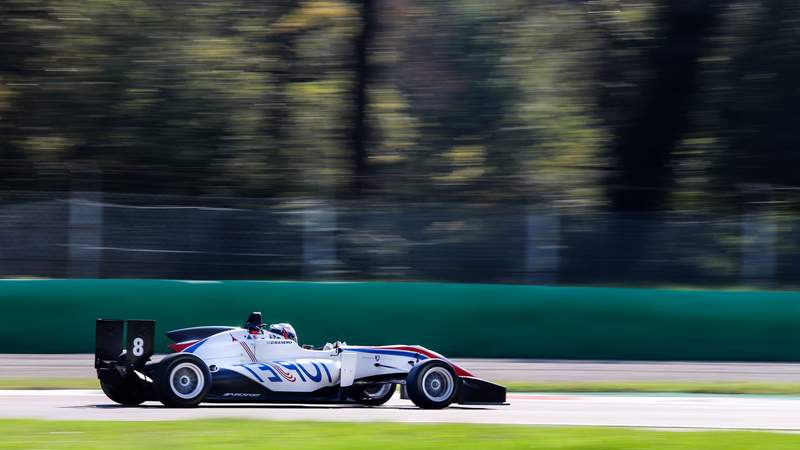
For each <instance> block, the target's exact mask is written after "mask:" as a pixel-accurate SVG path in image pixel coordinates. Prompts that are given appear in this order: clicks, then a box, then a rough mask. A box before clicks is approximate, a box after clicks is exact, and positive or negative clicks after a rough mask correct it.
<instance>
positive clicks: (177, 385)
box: [169, 362, 206, 400]
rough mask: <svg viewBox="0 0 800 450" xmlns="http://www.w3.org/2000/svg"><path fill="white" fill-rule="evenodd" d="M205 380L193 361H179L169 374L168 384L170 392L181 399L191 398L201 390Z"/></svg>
mask: <svg viewBox="0 0 800 450" xmlns="http://www.w3.org/2000/svg"><path fill="white" fill-rule="evenodd" d="M205 384H206V381H205V378H204V377H203V371H201V370H200V368H199V367H197V365H196V364H193V363H188V362H185V363H181V364H178V365H177V366H175V367H174V368H173V369H172V372H170V374H169V385H170V387H171V388H172V392H173V393H174V394H175V395H177V396H178V397H180V398H183V399H187V400H189V399H193V398H195V397H197V395H198V394H200V392H202V391H203V387H204V386H205Z"/></svg>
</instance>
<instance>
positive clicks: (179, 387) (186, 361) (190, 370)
mask: <svg viewBox="0 0 800 450" xmlns="http://www.w3.org/2000/svg"><path fill="white" fill-rule="evenodd" d="M159 365H160V367H159V370H158V374H157V375H156V378H155V386H156V392H157V393H158V400H159V401H160V402H161V403H163V404H164V406H167V407H170V408H193V407H195V406H197V405H199V404H200V402H202V401H203V399H204V398H205V396H206V394H208V391H209V389H211V372H209V370H208V366H206V363H204V362H203V360H202V359H200V358H198V357H197V356H194V355H192V354H188V353H176V354H174V355H169V356H167V357H165V358H164V359H162V360H161V362H160V363H159Z"/></svg>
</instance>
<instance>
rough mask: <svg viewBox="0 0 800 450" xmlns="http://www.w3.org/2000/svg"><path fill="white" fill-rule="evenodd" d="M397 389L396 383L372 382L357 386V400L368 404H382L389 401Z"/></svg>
mask: <svg viewBox="0 0 800 450" xmlns="http://www.w3.org/2000/svg"><path fill="white" fill-rule="evenodd" d="M396 390H397V385H395V384H394V383H370V384H367V385H364V386H363V387H360V386H359V387H357V388H356V395H355V398H356V401H357V402H358V403H361V404H362V405H366V406H380V405H382V404H384V403H386V402H388V401H389V399H390V398H392V396H393V395H394V392H395V391H396Z"/></svg>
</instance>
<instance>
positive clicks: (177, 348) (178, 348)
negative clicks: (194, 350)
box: [169, 339, 200, 353]
mask: <svg viewBox="0 0 800 450" xmlns="http://www.w3.org/2000/svg"><path fill="white" fill-rule="evenodd" d="M199 340H200V339H195V340H193V341H185V342H176V343H174V344H169V348H170V350H172V351H173V352H176V353H177V352H182V351H184V350H186V349H187V348H188V347H191V346H192V344H196V343H197V342H198V341H199Z"/></svg>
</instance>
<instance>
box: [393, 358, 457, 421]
mask: <svg viewBox="0 0 800 450" xmlns="http://www.w3.org/2000/svg"><path fill="white" fill-rule="evenodd" d="M460 389H461V378H459V377H458V376H457V375H456V371H455V369H453V366H451V365H450V363H448V362H447V361H443V360H441V359H429V360H427V361H424V362H422V363H420V364H417V365H416V366H414V367H413V368H412V369H411V371H410V372H408V376H407V377H406V392H407V393H408V397H409V398H410V399H411V401H412V402H414V404H415V405H417V406H418V407H420V408H423V409H442V408H446V407H447V406H449V405H450V404H451V403H453V401H454V400H455V399H456V398H457V397H458V392H459V390H460Z"/></svg>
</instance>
